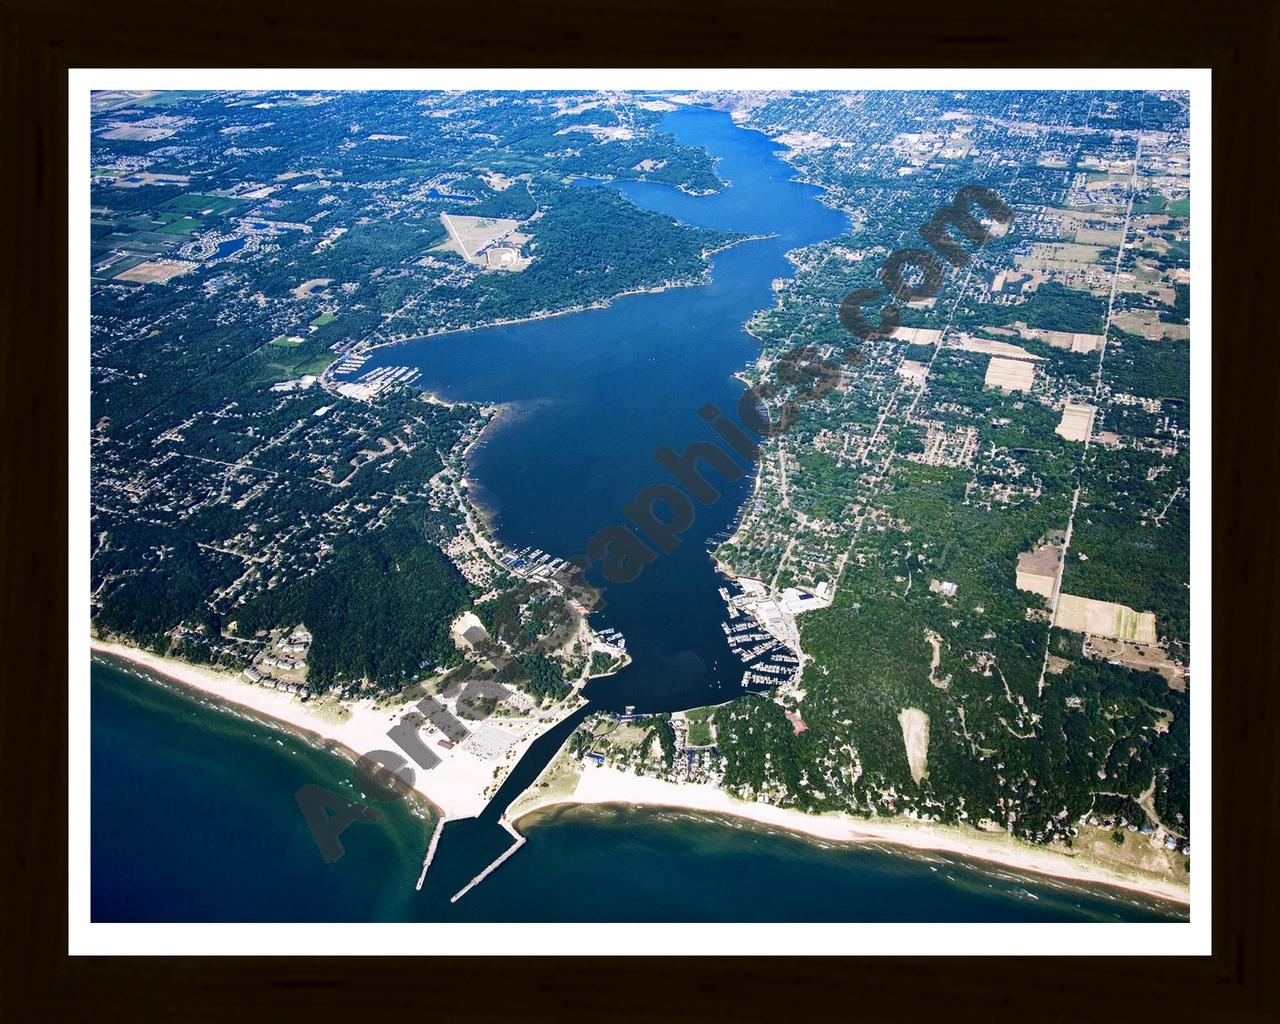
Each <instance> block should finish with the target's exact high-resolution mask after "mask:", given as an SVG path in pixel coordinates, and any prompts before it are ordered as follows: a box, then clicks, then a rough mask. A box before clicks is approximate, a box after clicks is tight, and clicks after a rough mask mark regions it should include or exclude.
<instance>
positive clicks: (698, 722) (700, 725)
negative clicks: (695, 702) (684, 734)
mask: <svg viewBox="0 0 1280 1024" xmlns="http://www.w3.org/2000/svg"><path fill="white" fill-rule="evenodd" d="M684 716H685V718H686V719H687V720H688V722H689V746H691V747H709V746H710V745H711V744H712V743H713V742H714V737H713V736H712V735H711V708H694V709H693V710H692V711H686V712H685V715H684Z"/></svg>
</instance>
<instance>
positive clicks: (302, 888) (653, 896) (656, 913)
mask: <svg viewBox="0 0 1280 1024" xmlns="http://www.w3.org/2000/svg"><path fill="white" fill-rule="evenodd" d="M664 126H665V127H666V128H667V130H669V131H672V132H673V133H674V134H675V135H676V136H677V137H678V138H679V139H680V140H681V141H682V142H687V143H690V144H694V145H700V146H703V147H705V148H706V149H707V150H708V151H709V152H710V153H711V154H712V155H714V156H716V157H718V158H719V163H718V171H719V173H720V175H721V177H722V178H723V179H725V180H726V181H728V182H729V183H730V185H729V187H728V188H726V189H724V190H723V191H721V192H719V193H717V194H715V195H712V196H701V197H699V196H690V195H687V194H685V193H682V192H679V191H677V190H675V189H671V188H669V187H667V186H663V185H656V184H646V183H634V182H629V183H623V184H618V185H615V186H609V187H616V188H618V189H619V191H621V192H622V193H623V194H625V195H626V196H627V197H628V198H630V199H631V200H632V201H633V202H635V203H637V204H638V205H641V206H644V207H646V208H648V209H652V210H657V211H660V212H663V213H667V214H669V215H671V216H673V217H676V218H678V219H679V220H682V221H684V222H686V223H690V224H697V225H700V226H705V227H713V228H721V229H725V230H732V231H738V232H743V233H746V234H751V235H768V236H770V237H768V238H764V239H758V240H753V241H749V242H745V243H743V244H740V245H738V246H735V247H733V248H731V249H729V250H726V251H725V252H722V253H719V254H718V255H716V256H715V257H714V258H713V267H712V274H711V280H710V282H709V283H708V284H706V285H704V286H701V287H697V288H678V289H673V290H671V291H667V292H663V293H656V294H643V295H634V296H627V297H624V298H621V299H619V300H617V301H616V302H614V303H613V304H612V305H610V306H609V307H607V308H604V309H599V310H591V311H587V312H583V313H578V314H573V315H568V316H561V317H553V318H548V319H545V320H539V321H532V322H528V323H522V324H513V325H509V326H505V327H499V328H488V329H484V330H478V331H471V332H466V333H460V334H453V335H448V336H444V337H440V338H434V339H428V340H424V341H420V342H415V343H411V344H409V345H404V346H397V347H395V348H391V349H384V350H382V351H381V352H379V353H377V355H376V357H375V359H373V360H371V361H370V363H369V364H368V365H367V369H374V368H376V367H377V366H379V365H386V364H396V365H406V364H409V365H413V366H416V367H417V368H419V369H420V370H421V371H422V379H421V381H420V384H421V386H422V387H424V388H426V389H428V390H431V391H433V392H435V393H437V394H439V395H441V396H442V397H445V398H449V399H457V400H465V401H476V402H484V403H492V402H501V403H504V404H506V405H507V406H508V415H507V416H506V417H505V418H504V419H503V420H502V421H501V423H500V424H499V425H498V426H497V427H496V428H495V429H492V430H491V431H490V432H489V433H488V434H487V435H486V443H485V444H484V445H483V446H482V447H481V448H479V449H478V450H477V452H476V454H475V456H474V459H473V462H472V466H471V471H472V476H473V478H474V479H475V480H476V481H477V483H478V484H479V485H480V487H481V488H482V489H483V500H484V502H485V504H486V506H487V507H488V508H489V510H490V512H491V513H492V515H493V517H494V521H495V523H496V527H497V530H498V533H499V536H500V537H501V539H502V540H503V541H504V542H506V543H507V544H508V545H509V546H511V547H514V548H520V547H524V546H526V545H532V546H536V547H539V548H542V549H543V550H545V551H547V552H550V553H551V554H552V555H556V556H559V557H564V558H570V557H573V556H575V555H577V554H579V553H581V552H582V551H583V550H584V549H585V548H586V545H587V541H588V539H589V538H590V537H591V536H592V535H593V534H594V533H595V532H596V531H597V530H599V529H600V528H602V527H604V526H607V525H611V524H614V523H624V522H625V521H626V520H625V517H624V514H623V509H624V508H625V506H626V505H627V504H628V503H630V502H631V501H633V500H634V499H635V498H636V496H637V494H638V493H639V492H640V490H641V489H642V488H644V487H645V486H647V485H649V484H652V483H668V482H671V480H670V477H669V476H668V475H667V473H666V471H665V470H663V469H662V468H661V467H660V466H659V465H658V464H657V462H655V461H654V459H653V455H654V452H655V451H656V450H657V449H659V448H660V447H662V446H664V445H669V446H671V447H672V448H674V449H675V450H676V451H683V450H684V449H685V448H686V447H688V446H689V445H690V444H692V443H694V442H697V441H715V440H716V436H715V434H714V433H713V432H712V431H711V429H710V428H709V427H708V425H707V424H706V423H705V422H704V421H703V420H702V419H700V417H699V410H701V409H702V408H703V407H704V406H706V405H708V404H710V405H714V406H716V407H717V408H718V409H720V410H722V411H723V412H724V413H726V414H729V415H733V414H734V413H735V411H736V409H737V406H738V402H739V399H740V397H741V395H742V393H743V386H742V384H741V383H740V382H738V381H737V380H735V379H734V378H733V374H734V373H735V372H736V371H738V370H740V369H742V368H743V367H744V366H745V365H746V364H747V363H749V362H750V361H751V360H753V359H755V357H756V356H757V354H758V346H757V343H756V342H755V341H754V340H753V339H752V338H751V337H750V336H749V335H748V334H747V333H746V332H745V331H744V330H743V328H742V325H743V324H744V323H745V322H746V320H747V319H748V318H749V317H750V316H751V314H752V313H753V312H754V311H756V310H759V309H762V308H765V307H767V306H768V305H770V304H771V302H772V301H773V296H772V292H771V286H772V282H773V281H774V280H775V279H776V278H780V277H787V276H790V274H791V272H792V270H793V268H792V267H791V265H790V264H789V263H788V262H787V260H786V258H785V253H786V252H787V251H788V250H791V249H794V248H796V247H798V246H801V245H806V244H811V243H814V242H817V241H821V240H822V239H825V238H831V237H834V236H835V235H837V234H839V233H840V232H841V231H842V230H843V229H844V226H845V223H846V222H845V219H844V217H843V215H841V214H839V213H838V212H836V211H833V210H831V209H830V208H828V207H826V206H824V205H822V203H821V202H819V200H818V193H817V190H816V189H814V188H812V187H811V186H807V185H803V184H800V183H797V182H794V181H791V180H790V175H791V171H790V169H789V168H788V167H787V165H786V164H784V163H783V162H782V161H781V160H779V159H778V158H777V155H776V153H775V152H774V148H773V146H772V144H771V143H770V142H769V141H768V140H767V139H766V138H765V137H763V136H762V135H760V134H758V133H755V132H751V131H747V130H744V129H741V128H738V127H737V126H735V125H734V124H733V122H732V121H731V119H730V118H729V117H728V116H727V115H724V114H721V113H717V112H713V111H709V110H700V109H686V110H680V111H678V112H676V113H673V114H671V115H669V116H668V118H667V119H666V122H665V125H664ZM589 187H590V186H589ZM721 447H724V446H723V445H722V446H721ZM717 486H718V489H719V490H720V491H721V494H722V497H721V499H720V500H719V501H716V502H714V503H713V504H711V505H708V506H701V507H699V510H698V511H699V514H698V515H697V517H696V519H695V521H694V523H693V525H692V526H691V527H690V528H689V529H688V530H687V531H686V532H685V533H684V534H683V536H682V539H681V544H680V546H679V547H677V549H676V550H675V551H674V552H673V553H671V554H670V555H665V556H663V557H660V558H659V559H658V560H657V561H655V562H654V563H652V564H650V565H649V566H648V567H647V568H646V569H645V571H644V572H643V573H642V575H641V576H640V577H639V579H637V580H635V581H633V582H631V583H627V584H606V586H605V591H604V595H605V599H606V603H605V605H604V606H603V608H602V609H601V611H600V612H598V613H597V614H596V615H595V617H594V618H593V622H594V624H595V625H597V626H599V627H606V626H608V627H613V628H616V629H619V630H621V631H622V633H623V634H624V635H625V636H626V638H627V643H628V651H629V652H630V653H631V655H632V657H633V659H634V660H633V663H632V664H631V665H630V666H629V667H628V668H626V669H624V670H623V671H622V672H620V673H618V674H617V675H615V676H612V677H609V678H607V679H603V680H599V681H597V682H596V683H593V684H592V685H591V686H589V687H588V690H587V696H588V697H589V698H590V700H591V707H594V708H604V709H613V710H622V708H623V707H624V706H625V705H635V706H636V708H637V709H638V710H640V711H663V710H677V709H681V708H687V707H694V706H698V705H702V704H708V703H718V702H722V701H724V700H727V699H730V698H733V697H737V696H740V695H741V694H742V689H741V674H742V670H741V665H740V663H739V662H738V661H737V659H736V658H735V657H734V656H733V655H732V654H731V653H730V651H729V649H728V646H727V644H726V642H725V639H724V635H723V633H722V632H721V630H720V623H721V622H722V620H723V619H724V616H725V608H724V603H723V601H722V600H721V598H720V597H719V594H718V593H717V590H718V588H719V587H720V586H721V585H723V580H722V579H720V578H719V577H718V576H717V574H716V572H715V570H714V566H713V564H712V561H711V559H710V557H709V555H708V552H707V548H706V545H707V542H708V540H709V539H711V538H714V537H716V536H718V535H719V534H721V533H722V531H723V530H725V528H726V527H727V526H728V525H729V524H730V523H731V521H732V520H733V517H734V516H735V515H736V513H737V511H738V509H739V508H740V506H741V505H742V503H743V501H744V500H745V499H746V497H747V495H748V493H749V488H750V474H749V473H744V475H743V476H742V477H741V478H740V479H739V480H737V481H735V482H732V483H728V484H725V483H722V482H720V481H718V480H717ZM596 580H597V582H599V579H598V576H597V577H596ZM93 680H94V681H93V736H94V750H93V769H94V777H93V826H94V830H93V836H94V842H93V883H94V884H93V911H94V917H95V919H101V920H306V921H311V920H460V921H461V920H546V921H557V920H563V921H587V920H626V921H630V920H637V921H639V920H815V921H816V920H853V921H857V920H903V921H906V920H930V921H935V920H936V921H961V920H973V921H983V920H1002V921H1005V920H1019V921H1022V920H1098V919H1116V918H1117V917H1119V918H1124V919H1130V920H1133V919H1158V918H1161V917H1162V916H1163V915H1165V914H1166V913H1169V912H1171V910H1170V908H1161V907H1160V906H1159V905H1157V904H1154V903H1151V902H1149V901H1144V900H1141V899H1138V898H1136V897H1131V896H1127V895H1121V894H1116V893H1101V892H1089V891H1086V890H1081V889H1075V888H1068V887H1065V886H1061V885H1058V884H1056V883H1049V882H1045V881H1044V880H1033V879H1031V878H1027V877H1022V876H1016V875H1012V874H1006V873H994V872H991V871H989V870H986V869H982V870H979V869H977V868H975V867H974V866H973V865H967V864H965V863H963V862H960V861H955V860H941V859H939V858H932V859H926V858H921V857H919V856H915V855H911V854H906V853H902V852H885V851H881V850H876V849H870V848H859V849H856V850H851V849H848V848H840V847H830V846H823V845H822V844H819V843H816V842H813V841H810V840H802V839H798V838H795V837H790V836H784V835H778V834H770V833H768V832H767V831H765V830H761V829H758V828H754V827H744V826H742V825H741V824H739V823H729V822H725V821H709V820H707V819H700V818H696V817H694V816H691V815H685V814H676V813H673V812H662V811H651V812H637V811H635V810H628V811H627V812H626V813H625V814H622V813H615V812H613V811H610V810H601V809H583V808H578V809H571V810H558V811H554V812H550V813H547V814H544V815H541V816H539V817H538V818H537V819H536V820H535V821H534V822H533V823H532V824H531V825H529V827H528V829H527V834H528V837H529V842H528V843H527V844H526V846H525V847H524V849H522V850H521V851H520V852H519V853H518V854H517V855H516V856H515V857H513V858H512V859H511V860H510V861H508V862H507V863H506V864H505V865H503V866H502V867H501V868H500V869H499V870H498V871H497V872H495V873H494V875H492V876H491V877H490V878H489V879H488V880H486V881H485V882H484V883H483V884H482V885H480V886H479V887H478V888H477V889H475V890H473V891H472V892H471V893H470V894H468V896H467V897H466V898H465V899H463V900H462V901H460V902H459V903H457V904H449V903H448V896H449V895H451V894H452V893H453V892H455V891H456V890H457V889H458V888H459V887H460V885H461V884H463V883H465V881H466V880H467V879H469V878H470V877H471V876H472V875H474V874H475V873H476V872H477V871H478V870H480V869H481V868H483V867H484V866H485V864H487V863H488V862H489V861H490V860H492V859H493V857H495V856H496V855H497V854H498V853H500V852H501V850H502V849H503V848H504V847H505V846H506V845H507V844H508V843H509V837H507V835H506V833H505V832H503V831H502V830H501V829H499V828H498V827H497V825H496V819H497V817H498V815H499V814H500V813H501V811H502V809H503V808H505V806H506V805H507V803H508V802H509V801H510V800H511V799H513V798H514V797H515V796H516V795H518V793H519V792H520V790H522V789H523V788H525V787H526V786H527V785H528V784H530V783H531V782H532V781H533V778H534V777H536V775H537V773H538V772H539V771H540V769H541V768H542V766H543V765H545V764H546V763H547V761H548V760H549V759H550V758H551V757H552V756H553V755H554V753H555V751H556V749H557V748H558V747H559V746H560V744H561V743H562V742H563V740H564V739H565V738H566V737H567V735H568V734H569V732H571V731H572V728H573V727H574V725H575V724H576V721H577V720H578V719H579V718H580V717H581V715H575V716H574V718H573V719H572V720H570V721H567V722H564V723H562V724H561V726H560V727H558V728H557V729H555V730H553V731H552V733H549V734H548V735H547V736H545V737H543V739H542V740H540V741H539V742H538V743H537V744H535V745H534V747H533V748H531V749H530V751H529V752H528V753H527V754H526V756H525V757H524V759H523V760H522V762H521V764H520V765H518V766H517V768H516V770H515V771H514V772H513V774H512V776H511V778H510V779H509V780H508V782H507V783H506V784H505V785H504V786H503V788H502V790H501V791H500V792H499V794H498V796H497V797H496V798H495V799H494V801H493V803H492V804H491V805H490V807H489V809H488V810H487V811H486V812H485V814H483V815H482V816H481V817H480V819H478V820H474V821H469V822H455V823H452V824H450V825H449V826H448V827H447V828H446V829H445V833H444V839H443V841H442V842H441V844H440V850H439V853H438V855H437V859H436V862H435V864H434V865H433V867H432V869H431V872H430V874H429V875H428V882H427V885H426V887H425V889H424V891H423V892H422V893H415V892H414V889H413V883H414V882H415V881H416V879H417V875H418V870H419V866H420V863H421V859H422V853H423V850H424V848H425V845H426V835H427V831H428V830H427V825H426V823H425V822H424V821H423V820H421V819H420V818H418V817H415V816H414V815H413V814H412V813H410V810H409V809H408V808H407V807H405V806H404V805H397V806H391V807H388V808H387V815H386V817H385V818H384V819H383V820H382V821H381V822H379V823H377V824H376V825H370V826H360V825H356V826H352V827H351V828H349V829H347V831H346V832H345V833H344V834H343V841H344V844H345V845H346V846H347V855H346V856H345V857H343V858H342V859H341V860H339V861H338V862H337V863H336V864H333V865H327V864H325V863H324V862H323V861H322V860H321V858H320V856H319V854H318V852H317V850H316V847H315V845H314V843H313V842H312V840H311V838H310V835H309V833H308V832H307V830H306V828H305V826H304V824H303V822H302V820H301V817H300V815H299V813H298V810H297V808H296V805H295V804H294V800H293V792H294V791H295V790H296V789H297V788H298V786H300V785H302V784H303V783H305V782H315V783H318V784H320V785H324V786H326V788H330V789H336V788H338V786H339V785H340V784H341V780H345V779H347V778H349V775H350V772H349V768H348V766H347V765H346V764H345V762H343V761H342V760H341V759H340V758H337V757H335V756H334V755H331V754H328V753H325V752H322V751H316V750H312V749H310V748H309V747H307V746H306V745H305V744H302V743H301V742H300V741H297V740H294V739H291V738H289V737H284V736H276V735H275V734H274V732H273V731H272V730H269V729H267V728H266V727H264V726H261V725H257V724H254V723H248V722H245V721H243V720H240V719H237V718H235V717H233V716H230V715H227V714H225V713H221V712H213V711H209V710H207V709H205V708H202V707H200V706H199V705H196V704H193V703H192V702H191V700H190V699H189V698H187V697H183V696H180V695H175V694H172V693H169V692H167V691H165V690H163V689H160V688H158V687H154V686H150V685H147V684H143V683H141V682H139V681H138V680H137V679H135V678H132V676H131V675H130V674H129V673H127V672H122V671H121V670H120V669H119V668H117V667H113V666H111V665H108V664H95V667H94V672H93Z"/></svg>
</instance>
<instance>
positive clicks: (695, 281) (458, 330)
mask: <svg viewBox="0 0 1280 1024" xmlns="http://www.w3.org/2000/svg"><path fill="white" fill-rule="evenodd" d="M774 237H776V236H775V235H747V236H745V237H743V238H735V239H734V240H733V241H731V242H726V243H725V244H724V245H719V246H715V247H714V248H711V249H704V250H703V251H702V252H701V253H699V256H700V258H702V259H703V260H708V261H709V260H710V258H711V257H712V256H715V255H716V254H718V253H722V252H725V251H726V250H728V249H732V248H733V247H734V246H736V245H742V244H743V243H744V242H759V241H762V240H764V239H767V238H774ZM710 281H711V267H710V265H708V266H705V267H703V268H702V270H700V271H699V272H698V274H697V275H696V276H695V277H691V278H672V279H671V280H669V281H663V282H662V283H660V284H656V285H649V286H646V287H643V288H628V289H627V290H626V291H621V292H616V293H614V294H613V295H610V296H608V297H606V298H603V299H596V300H595V301H594V302H588V303H586V304H585V305H579V306H569V307H567V308H565V309H543V310H539V311H538V312H536V313H530V314H528V315H527V316H518V317H509V318H507V319H502V320H490V321H488V322H487V323H482V324H470V325H468V326H465V327H448V328H445V329H444V330H441V331H430V332H428V333H426V334H414V335H411V336H409V337H406V338H396V339H393V340H387V341H379V342H376V343H374V344H372V345H370V346H368V347H367V348H365V349H362V350H361V351H363V352H376V351H377V350H378V349H382V348H391V347H393V346H395V345H408V344H410V343H412V342H415V341H431V340H432V339H434V338H444V337H447V336H448V335H450V334H466V333H468V332H471V331H486V330H489V329H491V328H494V327H511V326H514V325H515V324H528V323H533V322H535V321H538V320H550V319H552V318H554V317H558V316H569V315H571V314H573V313H587V312H590V311H591V310H595V309H608V308H609V307H610V306H611V305H613V303H615V302H616V301H617V300H618V299H625V298H627V297H628V296H631V295H659V294H661V293H662V292H667V291H671V290H673V289H675V288H701V287H702V286H704V285H706V284H709V283H710Z"/></svg>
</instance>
